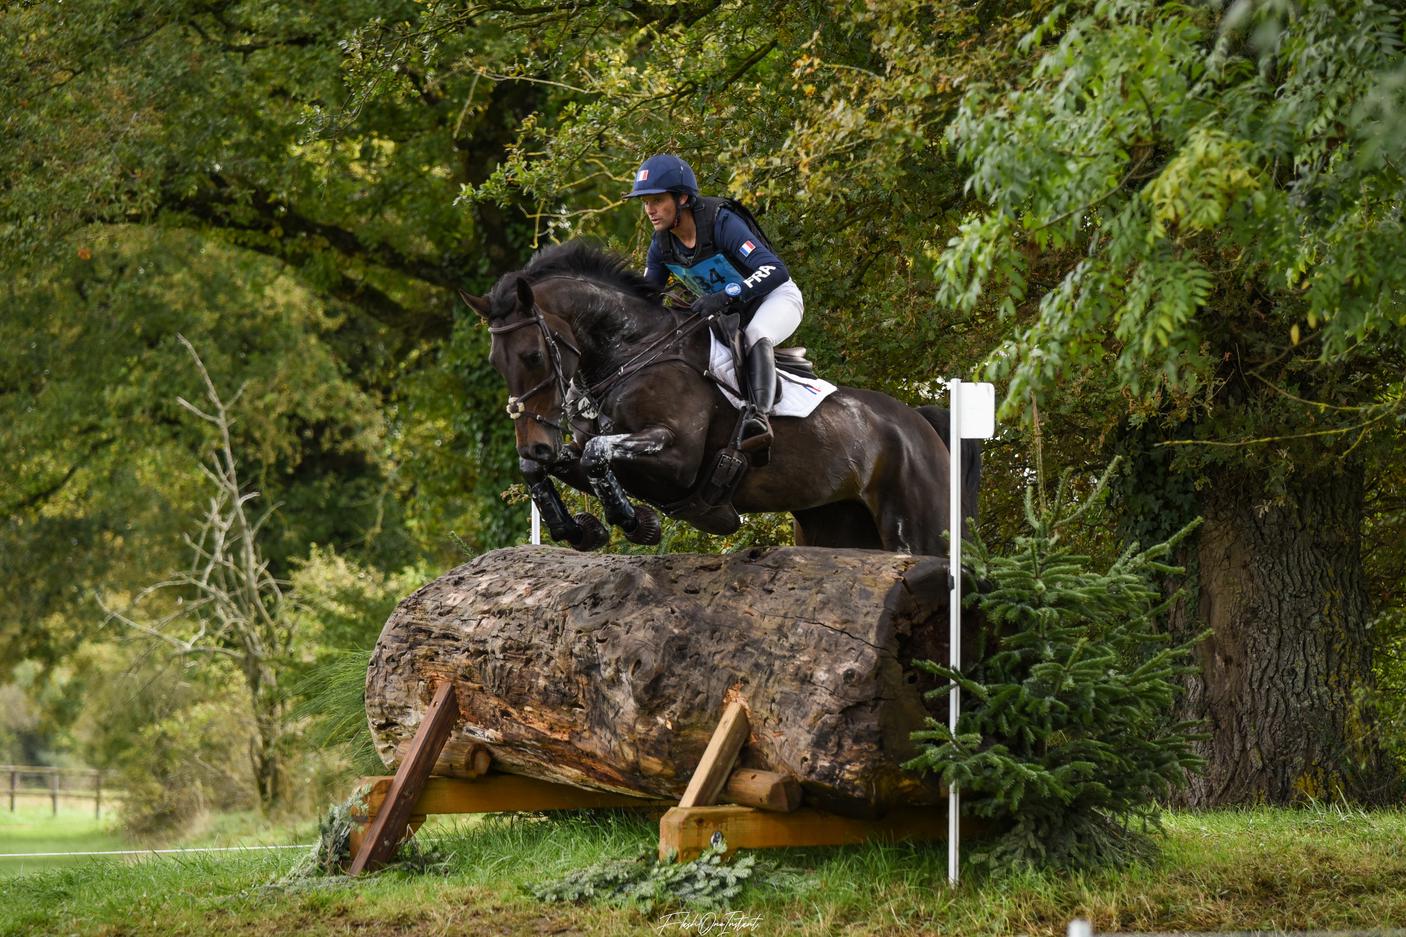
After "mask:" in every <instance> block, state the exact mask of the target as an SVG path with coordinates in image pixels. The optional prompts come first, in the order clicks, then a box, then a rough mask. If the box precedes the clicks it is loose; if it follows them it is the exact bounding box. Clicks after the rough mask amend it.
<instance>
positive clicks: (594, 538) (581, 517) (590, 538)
mask: <svg viewBox="0 0 1406 937" xmlns="http://www.w3.org/2000/svg"><path fill="white" fill-rule="evenodd" d="M576 523H577V524H579V525H581V537H580V539H579V540H577V541H576V542H575V543H573V544H572V545H571V549H573V550H579V551H581V552H582V553H589V552H591V551H592V550H599V549H600V548H601V547H603V546H605V545H606V544H607V543H609V542H610V531H609V530H606V528H605V525H604V524H602V523H601V522H600V518H598V517H596V516H595V515H594V514H589V513H587V512H585V511H582V512H581V513H580V514H577V515H576Z"/></svg>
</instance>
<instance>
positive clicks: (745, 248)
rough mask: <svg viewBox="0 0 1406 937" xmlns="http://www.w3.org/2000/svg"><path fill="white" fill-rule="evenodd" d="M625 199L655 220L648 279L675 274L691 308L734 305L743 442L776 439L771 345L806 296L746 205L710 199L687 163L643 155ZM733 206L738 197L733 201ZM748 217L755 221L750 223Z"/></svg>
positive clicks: (793, 322)
mask: <svg viewBox="0 0 1406 937" xmlns="http://www.w3.org/2000/svg"><path fill="white" fill-rule="evenodd" d="M625 197H626V198H639V199H642V200H643V202H644V214H645V217H647V218H648V219H649V223H650V224H651V225H653V226H654V240H653V241H652V242H650V245H649V254H648V257H647V259H646V260H645V267H644V278H645V279H646V280H648V281H649V282H651V283H653V284H655V285H656V286H658V287H660V288H661V289H662V288H663V287H664V285H665V284H666V283H667V282H668V279H669V274H671V273H672V274H673V275H674V276H675V277H677V278H678V279H679V281H680V282H682V283H683V285H684V286H685V287H687V288H688V289H689V291H691V292H692V293H694V294H695V295H696V296H697V297H698V298H697V299H695V300H694V302H693V306H692V310H693V312H694V313H695V314H697V315H705V316H706V315H711V314H712V313H715V312H721V311H722V310H723V309H724V308H726V307H728V306H732V307H733V309H734V310H735V311H737V312H738V313H740V318H741V321H742V334H743V335H744V336H745V338H746V355H747V380H746V385H747V388H746V389H747V398H748V399H747V406H746V408H745V409H744V412H743V424H742V448H743V449H754V448H758V447H762V446H766V445H768V444H770V443H771V423H770V421H769V420H768V419H767V414H769V413H770V412H771V408H772V405H773V404H774V403H775V402H776V358H775V356H774V355H773V353H772V352H773V348H774V347H775V346H776V344H777V343H779V342H782V341H784V340H785V339H787V338H788V337H790V335H791V333H792V332H794V331H795V330H796V326H798V325H800V322H801V315H802V313H803V312H804V311H805V303H804V300H803V299H802V297H801V291H800V289H799V288H798V287H797V286H796V284H795V282H794V281H792V279H791V275H790V273H789V272H787V270H786V265H785V264H783V263H782V262H781V260H780V259H779V258H778V257H777V256H776V254H775V253H773V252H772V249H771V246H770V245H768V244H767V243H766V241H765V239H763V238H762V236H761V232H760V229H758V228H757V227H756V222H755V221H752V220H751V218H750V215H746V216H744V213H745V212H746V209H742V208H741V206H737V209H740V212H741V213H739V211H738V210H735V209H734V208H733V207H730V206H729V204H728V200H727V199H721V198H708V197H705V196H703V195H702V194H701V193H700V192H699V191H698V179H697V178H696V177H695V176H694V174H693V170H692V169H691V168H690V167H689V165H688V163H686V162H684V161H683V160H682V159H680V158H679V157H677V156H672V155H666V154H661V155H659V156H651V157H650V158H649V159H647V160H645V161H644V162H643V163H642V164H641V165H640V168H639V170H638V171H637V172H636V173H635V183H634V187H633V188H632V189H631V190H630V193H629V194H628V195H626V196H625ZM733 205H736V203H733ZM749 222H750V224H749Z"/></svg>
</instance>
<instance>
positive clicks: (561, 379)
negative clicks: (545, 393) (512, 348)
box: [488, 303, 581, 433]
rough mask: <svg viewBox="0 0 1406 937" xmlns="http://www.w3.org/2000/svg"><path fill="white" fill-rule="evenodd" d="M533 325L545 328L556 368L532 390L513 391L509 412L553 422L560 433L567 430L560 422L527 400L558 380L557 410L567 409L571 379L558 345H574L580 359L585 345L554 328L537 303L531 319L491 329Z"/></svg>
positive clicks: (513, 415) (515, 416)
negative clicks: (531, 406) (529, 405)
mask: <svg viewBox="0 0 1406 937" xmlns="http://www.w3.org/2000/svg"><path fill="white" fill-rule="evenodd" d="M529 325H535V326H537V327H538V328H539V329H541V330H542V341H543V342H544V343H545V344H546V346H547V358H548V360H550V361H551V364H552V370H551V373H550V374H548V375H547V376H546V377H544V378H542V380H540V381H538V382H537V383H536V384H535V385H534V386H533V387H532V389H531V390H527V391H524V392H523V393H521V394H519V395H518V396H516V397H513V396H511V395H509V397H508V406H507V411H508V416H509V417H510V418H511V419H513V420H514V421H516V420H520V419H522V417H523V416H527V417H529V418H530V419H533V420H536V421H537V422H538V423H541V424H542V425H543V426H550V427H551V428H552V429H554V430H556V431H557V432H558V433H561V432H564V431H563V430H562V428H561V424H560V423H556V422H553V421H552V420H549V419H547V418H546V417H544V416H542V415H541V414H540V413H531V412H529V411H528V409H527V405H526V403H524V401H526V400H527V399H528V398H529V397H531V396H532V395H533V394H536V393H537V392H538V391H541V390H543V389H545V388H546V387H549V386H550V385H552V384H553V383H555V384H556V388H557V394H558V399H559V400H560V401H561V402H560V403H558V404H557V410H559V411H562V412H564V411H565V407H566V391H567V384H568V383H569V382H568V381H567V378H566V372H564V371H563V370H562V367H561V349H560V348H559V347H558V345H565V346H566V347H567V348H569V349H571V351H572V353H574V354H575V355H576V360H577V361H580V360H581V349H579V348H577V347H576V346H575V345H573V344H572V343H571V342H569V341H567V340H566V339H564V338H562V337H561V336H560V335H558V334H557V333H555V332H553V331H552V328H551V326H549V325H547V318H546V316H544V315H542V310H541V309H540V308H539V307H538V306H537V304H536V303H533V304H532V317H531V318H530V319H528V318H524V319H519V320H518V321H517V322H510V323H508V324H506V325H490V326H489V327H488V331H489V332H491V333H492V334H494V335H503V334H505V333H507V332H516V331H517V330H518V329H520V328H524V327H526V326H529Z"/></svg>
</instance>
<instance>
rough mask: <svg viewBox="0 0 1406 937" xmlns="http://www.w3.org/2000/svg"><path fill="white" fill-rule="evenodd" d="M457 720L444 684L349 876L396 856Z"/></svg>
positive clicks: (448, 685)
mask: <svg viewBox="0 0 1406 937" xmlns="http://www.w3.org/2000/svg"><path fill="white" fill-rule="evenodd" d="M458 720H459V702H458V700H457V698H456V697H455V695H454V684H453V683H452V682H451V681H447V680H446V681H445V682H444V683H442V684H440V687H439V689H438V690H437V691H436V692H435V695H434V699H433V700H432V701H431V702H430V708H429V709H428V710H426V711H425V718H424V719H423V720H421V722H420V728H419V729H418V730H416V732H415V740H414V741H413V742H412V743H411V745H410V752H409V754H408V756H407V757H406V758H405V760H403V761H402V762H401V763H400V768H399V769H398V770H397V771H396V773H395V778H394V779H393V780H392V782H391V786H390V790H389V791H388V792H387V794H386V798H385V803H384V804H383V805H382V807H381V809H380V810H378V811H377V812H376V816H375V818H374V819H373V820H372V821H371V826H370V828H369V829H368V830H367V831H366V835H365V837H364V838H363V839H362V842H361V845H360V848H358V849H357V851H356V854H355V858H354V859H352V864H351V869H350V873H351V874H352V875H360V874H361V873H363V872H368V871H371V870H373V869H377V868H379V867H381V866H382V865H385V864H386V862H388V861H389V860H390V858H391V856H393V855H394V854H395V848H396V846H397V845H399V844H400V840H401V838H402V837H404V835H405V830H406V827H407V825H408V824H409V822H410V818H411V816H412V815H414V814H415V813H416V812H417V811H416V810H415V803H416V801H418V800H419V799H420V794H421V792H422V791H424V789H425V785H426V783H427V782H428V781H429V778H430V770H431V769H432V768H433V767H434V763H435V759H436V758H438V757H439V753H440V750H441V749H443V748H444V743H445V742H446V741H447V740H448V739H449V733H450V732H452V731H453V729H454V723H455V722H457V721H458Z"/></svg>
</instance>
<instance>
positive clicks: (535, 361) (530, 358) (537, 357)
mask: <svg viewBox="0 0 1406 937" xmlns="http://www.w3.org/2000/svg"><path fill="white" fill-rule="evenodd" d="M546 360H547V359H546V358H545V357H544V356H543V355H542V353H541V352H540V351H529V352H528V353H527V354H525V355H523V356H522V363H523V364H525V365H527V366H528V367H529V368H540V367H541V366H542V363H543V362H544V361H546Z"/></svg>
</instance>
